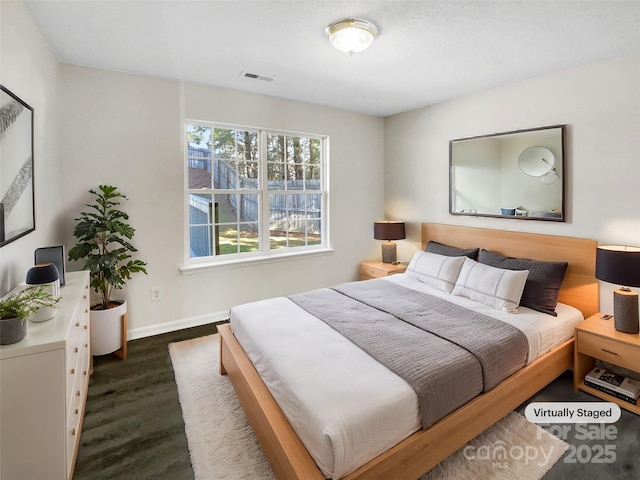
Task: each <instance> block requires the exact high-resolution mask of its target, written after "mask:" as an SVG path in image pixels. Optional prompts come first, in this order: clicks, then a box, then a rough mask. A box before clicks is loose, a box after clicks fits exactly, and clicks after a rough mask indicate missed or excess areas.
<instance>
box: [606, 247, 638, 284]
mask: <svg viewBox="0 0 640 480" xmlns="http://www.w3.org/2000/svg"><path fill="white" fill-rule="evenodd" d="M596 278H597V279H598V280H602V281H603V282H609V283H615V284H617V285H620V286H624V287H640V247H626V246H620V245H601V246H599V247H598V248H597V249H596Z"/></svg>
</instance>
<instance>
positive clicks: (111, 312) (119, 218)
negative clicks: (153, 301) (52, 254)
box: [69, 185, 147, 355]
mask: <svg viewBox="0 0 640 480" xmlns="http://www.w3.org/2000/svg"><path fill="white" fill-rule="evenodd" d="M89 193H91V194H92V195H94V196H95V199H94V200H95V201H94V203H93V204H87V205H86V206H87V207H89V209H90V210H89V211H84V212H82V213H81V214H80V217H78V218H76V219H75V220H76V222H77V223H76V226H75V229H74V231H73V235H74V236H75V237H76V238H77V239H78V243H77V244H76V245H75V246H74V247H73V248H72V249H71V250H69V259H70V260H80V259H86V262H85V265H84V269H85V270H89V272H90V273H89V275H90V277H91V287H92V288H93V289H94V291H95V292H96V293H97V294H99V295H100V303H97V304H95V305H93V306H92V307H91V313H90V316H91V350H92V353H93V355H105V354H107V353H112V352H115V351H116V350H118V349H119V348H120V347H121V346H122V333H123V332H122V321H121V319H122V317H123V315H125V314H126V311H127V303H126V301H124V300H116V299H114V298H113V297H112V294H113V291H114V290H116V289H121V288H122V287H124V285H125V284H126V282H127V280H129V279H131V274H133V273H138V272H143V273H145V274H146V273H147V270H146V265H147V264H146V263H145V262H143V261H142V260H134V259H132V258H131V253H133V252H136V251H137V250H136V248H135V247H134V246H133V245H132V244H131V242H130V240H131V239H132V238H133V235H134V233H135V229H134V228H133V227H132V226H131V225H129V224H128V223H127V220H129V215H127V214H126V213H125V212H123V211H122V210H119V209H118V207H119V205H120V201H121V200H126V199H127V197H126V196H125V195H124V194H122V193H121V192H119V191H118V189H117V187H113V186H110V185H100V186H99V187H98V191H96V190H89Z"/></svg>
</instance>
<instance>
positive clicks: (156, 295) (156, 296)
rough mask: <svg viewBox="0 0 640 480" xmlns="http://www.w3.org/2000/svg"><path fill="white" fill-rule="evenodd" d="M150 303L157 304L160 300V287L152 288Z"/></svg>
mask: <svg viewBox="0 0 640 480" xmlns="http://www.w3.org/2000/svg"><path fill="white" fill-rule="evenodd" d="M150 292H151V301H152V302H158V301H160V300H162V289H161V288H160V287H153V288H152V289H151V290H150Z"/></svg>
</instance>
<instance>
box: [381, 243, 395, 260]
mask: <svg viewBox="0 0 640 480" xmlns="http://www.w3.org/2000/svg"><path fill="white" fill-rule="evenodd" d="M397 258H398V257H397V256H396V244H395V243H394V242H384V243H383V244H382V263H393V262H395V261H396V260H397Z"/></svg>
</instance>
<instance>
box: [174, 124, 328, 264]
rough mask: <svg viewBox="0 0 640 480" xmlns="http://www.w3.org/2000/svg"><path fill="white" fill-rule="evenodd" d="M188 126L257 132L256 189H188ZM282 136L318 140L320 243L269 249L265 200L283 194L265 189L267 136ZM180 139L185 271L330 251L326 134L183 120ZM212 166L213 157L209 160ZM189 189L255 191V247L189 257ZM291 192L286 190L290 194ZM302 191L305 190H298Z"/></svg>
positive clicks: (233, 191)
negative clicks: (256, 216) (256, 210)
mask: <svg viewBox="0 0 640 480" xmlns="http://www.w3.org/2000/svg"><path fill="white" fill-rule="evenodd" d="M190 125H199V126H203V127H207V128H212V129H213V128H220V129H230V130H251V131H257V132H258V151H259V154H258V182H259V188H258V189H257V190H250V189H234V190H224V191H222V190H216V189H214V188H213V186H212V188H210V189H201V190H195V189H190V188H189V168H188V140H187V130H188V127H189V126H190ZM268 134H273V135H285V136H297V137H308V138H312V139H318V140H320V142H321V149H322V152H321V155H320V164H319V165H320V168H321V174H320V185H321V187H320V188H321V189H320V191H319V192H318V193H319V194H320V195H321V205H322V207H321V208H322V214H321V222H320V231H321V242H320V243H319V244H317V245H304V246H296V247H283V248H278V249H274V250H271V249H270V236H269V215H270V209H269V199H268V196H269V195H270V194H278V193H284V191H279V190H268V187H267V180H268V179H267V175H266V171H267V170H266V166H267V142H266V139H267V135H268ZM182 141H183V154H184V156H183V169H184V170H183V171H184V196H183V203H184V242H183V244H184V263H183V267H182V268H181V270H182V272H183V273H185V274H188V273H194V272H197V271H202V270H209V269H217V268H220V267H227V268H228V267H233V266H234V265H237V266H241V265H243V264H246V263H247V262H252V263H262V262H271V261H284V260H292V259H295V258H297V257H300V256H308V255H324V254H327V253H331V252H332V251H333V250H332V249H331V247H330V245H331V244H330V239H329V181H328V180H329V137H328V135H319V134H309V133H303V132H295V131H285V130H274V129H268V128H262V127H251V126H247V125H234V124H226V123H218V122H209V121H201V120H185V122H184V128H183V132H182ZM211 162H212V167H213V158H212V159H211ZM193 192H203V193H207V194H212V195H215V193H214V192H216V193H218V194H220V193H228V194H251V195H252V194H256V195H258V198H259V204H260V217H259V219H258V236H259V239H260V242H259V249H258V251H255V252H239V253H231V254H223V255H215V254H214V255H212V256H206V257H194V258H192V257H191V256H190V246H191V235H190V219H189V203H190V194H191V193H193ZM290 192H291V191H287V193H290ZM300 192H305V190H300Z"/></svg>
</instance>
